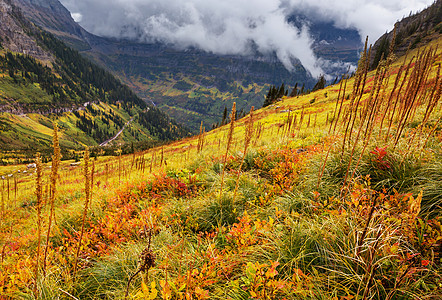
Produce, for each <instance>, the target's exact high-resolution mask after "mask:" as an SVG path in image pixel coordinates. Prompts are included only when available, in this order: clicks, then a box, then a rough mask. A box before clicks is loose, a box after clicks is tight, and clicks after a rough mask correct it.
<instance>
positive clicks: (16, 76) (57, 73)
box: [0, 10, 188, 151]
mask: <svg viewBox="0 0 442 300" xmlns="http://www.w3.org/2000/svg"><path fill="white" fill-rule="evenodd" d="M7 17H8V18H9V19H7V21H9V22H15V23H13V24H19V25H20V26H21V27H20V28H24V29H23V32H22V33H21V34H22V36H26V38H27V39H29V38H30V40H31V41H32V40H35V42H36V44H37V45H38V47H40V49H41V50H39V51H40V52H43V53H45V55H46V57H48V59H47V60H45V61H41V60H37V59H35V58H34V57H33V56H31V55H27V54H22V53H17V52H11V51H9V50H8V49H7V45H5V43H4V44H3V49H2V50H0V121H1V124H2V135H1V137H0V149H2V150H6V151H12V150H26V149H34V150H35V149H40V148H42V149H44V148H45V147H46V146H48V145H49V144H48V142H49V141H50V140H51V136H50V131H51V129H52V123H53V122H56V121H57V122H59V123H62V126H60V128H61V130H62V133H63V138H62V141H61V145H62V147H66V148H69V149H77V148H79V147H82V146H83V145H89V146H94V145H98V144H100V143H102V142H105V141H106V140H108V139H110V138H112V137H113V136H115V135H116V134H117V133H118V132H119V131H120V130H121V129H122V128H123V127H124V126H125V124H128V125H130V126H128V127H127V129H125V130H124V131H123V132H122V133H121V134H120V135H119V136H118V139H116V140H115V141H114V143H120V142H124V143H127V142H137V141H157V142H161V141H168V140H173V139H177V138H182V137H185V136H186V135H187V134H188V131H187V130H186V129H185V128H184V127H183V126H181V125H179V124H178V123H176V122H175V121H173V120H171V119H170V118H169V117H168V116H167V115H166V114H164V113H163V112H162V111H160V110H159V109H158V108H156V107H154V106H153V105H150V104H146V103H145V102H144V101H143V100H141V99H140V98H139V97H138V96H136V95H135V93H134V92H132V91H131V90H130V89H129V88H128V87H127V86H125V85H123V84H122V83H121V82H120V81H119V80H118V79H116V78H115V77H114V76H113V75H111V74H110V73H109V72H107V71H105V70H104V69H102V68H100V67H98V66H96V65H95V64H93V63H91V62H90V61H89V60H87V59H86V58H84V57H83V56H81V55H80V54H79V53H78V52H77V51H75V50H73V49H71V48H69V47H67V46H66V45H65V44H64V43H63V42H61V41H60V40H58V39H56V38H55V37H54V36H53V35H51V34H50V33H48V32H45V31H43V30H41V29H39V28H37V27H35V26H34V25H32V24H31V23H29V22H28V21H26V20H25V19H24V18H23V17H22V16H21V14H20V11H15V10H12V12H11V13H10V14H9V15H7ZM8 38H9V37H7V36H4V37H2V39H3V40H7V39H8ZM29 43H30V42H27V44H24V45H22V46H21V47H30V48H31V47H33V48H35V46H32V44H29ZM23 52H26V50H23ZM129 123H130V124H129ZM48 133H49V134H48Z"/></svg>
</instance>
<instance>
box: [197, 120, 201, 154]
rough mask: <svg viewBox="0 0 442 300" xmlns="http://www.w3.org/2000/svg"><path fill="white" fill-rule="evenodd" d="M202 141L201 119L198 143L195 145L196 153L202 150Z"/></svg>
mask: <svg viewBox="0 0 442 300" xmlns="http://www.w3.org/2000/svg"><path fill="white" fill-rule="evenodd" d="M202 141H203V121H201V125H200V134H199V135H198V145H197V150H196V152H197V153H200V152H201V150H202Z"/></svg>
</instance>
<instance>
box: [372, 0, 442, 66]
mask: <svg viewBox="0 0 442 300" xmlns="http://www.w3.org/2000/svg"><path fill="white" fill-rule="evenodd" d="M441 34H442V0H436V1H435V2H434V3H433V4H432V5H431V6H429V7H428V8H426V9H424V10H423V11H421V12H419V13H416V14H414V15H411V14H410V16H408V17H406V18H403V19H402V20H401V21H399V22H396V24H395V30H391V31H390V32H386V33H385V34H384V35H382V36H381V37H380V38H379V39H378V40H377V41H376V43H375V44H374V45H373V53H375V55H374V56H373V57H372V68H375V67H376V66H377V64H378V62H379V60H380V59H381V57H382V55H384V56H386V55H387V54H388V51H389V48H390V45H391V43H392V41H393V38H394V47H393V51H394V54H395V55H396V56H397V57H399V56H402V55H405V53H406V52H407V51H408V50H410V49H415V48H418V47H421V46H424V45H426V44H428V43H429V42H431V41H433V40H435V39H437V38H438V37H439V36H440V35H441Z"/></svg>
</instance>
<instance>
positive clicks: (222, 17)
mask: <svg viewBox="0 0 442 300" xmlns="http://www.w3.org/2000/svg"><path fill="white" fill-rule="evenodd" d="M61 2H62V3H63V4H64V5H65V6H66V7H67V8H68V9H69V11H70V12H71V14H72V16H73V18H74V19H75V20H76V21H77V22H79V23H80V25H81V26H83V27H84V28H85V29H86V30H88V31H90V32H92V33H94V34H96V35H99V36H105V37H114V38H123V39H130V40H137V41H141V42H161V43H165V44H169V45H171V46H174V47H177V48H180V49H186V48H189V47H194V48H198V49H201V50H204V51H207V52H212V53H215V54H233V55H252V54H253V53H255V51H258V52H259V53H261V54H272V53H275V54H276V55H277V57H278V59H279V60H280V61H281V62H282V64H283V65H284V66H285V67H286V68H287V69H288V70H289V71H290V70H292V69H293V66H294V62H295V60H299V61H300V62H301V64H302V65H303V66H304V68H305V69H306V70H307V71H308V72H309V73H310V75H311V76H313V77H318V76H319V75H320V74H323V73H324V71H323V69H322V66H324V65H326V64H330V62H327V61H324V60H320V59H317V57H316V56H315V54H314V52H313V50H312V45H313V42H314V41H313V39H312V37H311V36H310V32H309V27H308V24H303V25H302V26H300V27H299V28H297V27H295V26H294V25H292V24H289V23H288V21H287V20H288V18H289V16H290V15H292V14H293V13H297V14H304V15H306V16H307V17H309V18H317V19H319V20H323V21H329V22H332V23H333V24H334V25H335V26H336V27H339V28H352V29H356V30H358V32H359V34H360V36H361V39H365V36H369V37H370V40H371V41H372V42H374V41H375V40H376V39H377V38H378V37H379V36H380V35H382V34H383V33H384V32H386V31H387V30H390V29H392V27H393V25H394V23H395V22H396V21H397V20H400V19H401V18H402V17H403V16H408V14H409V13H410V12H411V11H413V12H416V11H419V10H422V9H424V8H425V7H427V6H429V5H430V4H431V3H432V2H433V1H432V0H405V1H404V0H389V1H385V0H370V1H360V0H356V1H355V0H336V1H333V3H332V5H331V4H330V1H328V0H327V1H326V0H315V1H305V0H187V1H182V0H181V1H176V0H61Z"/></svg>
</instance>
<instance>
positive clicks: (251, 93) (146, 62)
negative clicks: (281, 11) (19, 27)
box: [16, 0, 362, 133]
mask: <svg viewBox="0 0 442 300" xmlns="http://www.w3.org/2000/svg"><path fill="white" fill-rule="evenodd" d="M16 1H17V3H18V4H19V5H20V6H21V7H23V11H24V13H25V14H26V16H27V17H28V18H30V19H31V20H33V22H35V23H36V24H38V25H39V26H42V27H43V28H45V29H47V30H49V31H50V32H52V33H54V34H55V35H56V36H57V37H59V38H60V39H62V40H63V41H65V42H66V43H68V44H69V45H71V46H73V47H75V48H76V49H78V50H79V51H81V53H82V54H83V55H85V56H87V57H88V58H90V59H92V60H94V61H95V62H97V63H98V64H100V65H101V66H102V67H104V68H106V69H108V70H110V71H111V72H113V73H114V74H115V75H116V76H118V77H119V78H120V79H121V80H122V81H123V82H124V83H126V84H127V85H129V86H130V87H131V88H132V90H134V91H135V92H136V93H137V95H139V96H140V97H141V98H142V99H144V100H145V101H147V102H148V103H151V102H153V103H155V105H157V107H159V108H160V109H162V110H164V111H165V112H166V113H168V115H170V116H171V117H173V118H174V119H176V120H178V121H180V122H182V123H183V124H186V125H187V126H188V127H189V128H190V129H192V131H193V132H194V133H197V132H198V130H199V126H200V123H201V121H204V123H205V124H208V126H212V124H215V123H219V122H220V121H221V119H222V116H223V111H224V108H225V107H231V106H232V103H233V102H236V103H237V105H238V107H239V109H238V110H241V109H242V110H243V111H248V110H250V107H251V106H255V107H258V106H261V105H262V103H263V101H264V97H265V94H266V93H267V91H268V88H269V85H272V84H273V85H278V86H279V85H280V84H281V83H283V82H284V83H285V84H286V85H287V86H288V87H292V88H293V87H294V86H295V84H296V83H298V85H299V86H301V85H302V84H303V83H304V84H305V85H306V88H312V87H313V85H314V84H315V82H316V80H317V79H316V78H311V77H310V76H309V75H308V74H307V72H306V70H305V69H304V67H303V66H302V65H301V64H300V62H299V61H293V63H294V70H292V72H289V71H288V70H287V69H286V68H285V67H284V66H283V64H282V63H281V62H280V61H279V60H278V59H277V57H276V55H275V54H270V55H261V54H259V53H251V54H250V55H247V56H240V55H216V54H213V53H207V52H204V51H200V50H197V49H192V48H191V49H186V50H182V49H175V48H172V47H170V46H169V45H164V44H147V43H141V42H137V41H127V40H122V41H119V40H115V39H110V38H102V37H97V36H94V35H92V34H90V33H88V32H86V31H85V30H84V29H83V28H81V27H80V25H79V24H77V23H75V22H74V21H73V20H72V18H71V17H70V14H69V12H68V11H67V10H66V9H65V8H64V7H63V6H62V5H61V3H60V2H59V1H58V0H38V1H34V0H33V1H30V0H16ZM299 17H300V16H293V17H292V18H291V19H290V23H292V24H294V25H297V26H301V25H299ZM302 21H303V22H306V21H308V22H310V23H312V26H311V31H312V32H311V34H312V36H314V38H315V42H314V45H313V46H314V51H315V53H316V54H317V55H318V57H320V58H322V59H329V60H331V61H333V62H335V63H337V65H340V64H339V63H338V62H341V63H348V64H353V65H355V64H356V62H357V60H358V56H359V52H360V51H361V48H362V45H361V40H360V37H359V34H358V33H357V31H355V30H342V29H339V28H337V27H335V26H334V25H333V24H332V23H326V22H318V21H316V20H302ZM297 22H298V23H297ZM346 68H347V66H341V67H337V68H335V67H330V68H329V69H327V70H326V71H327V72H328V73H329V74H333V75H341V74H342V73H344V72H345V70H346Z"/></svg>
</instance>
